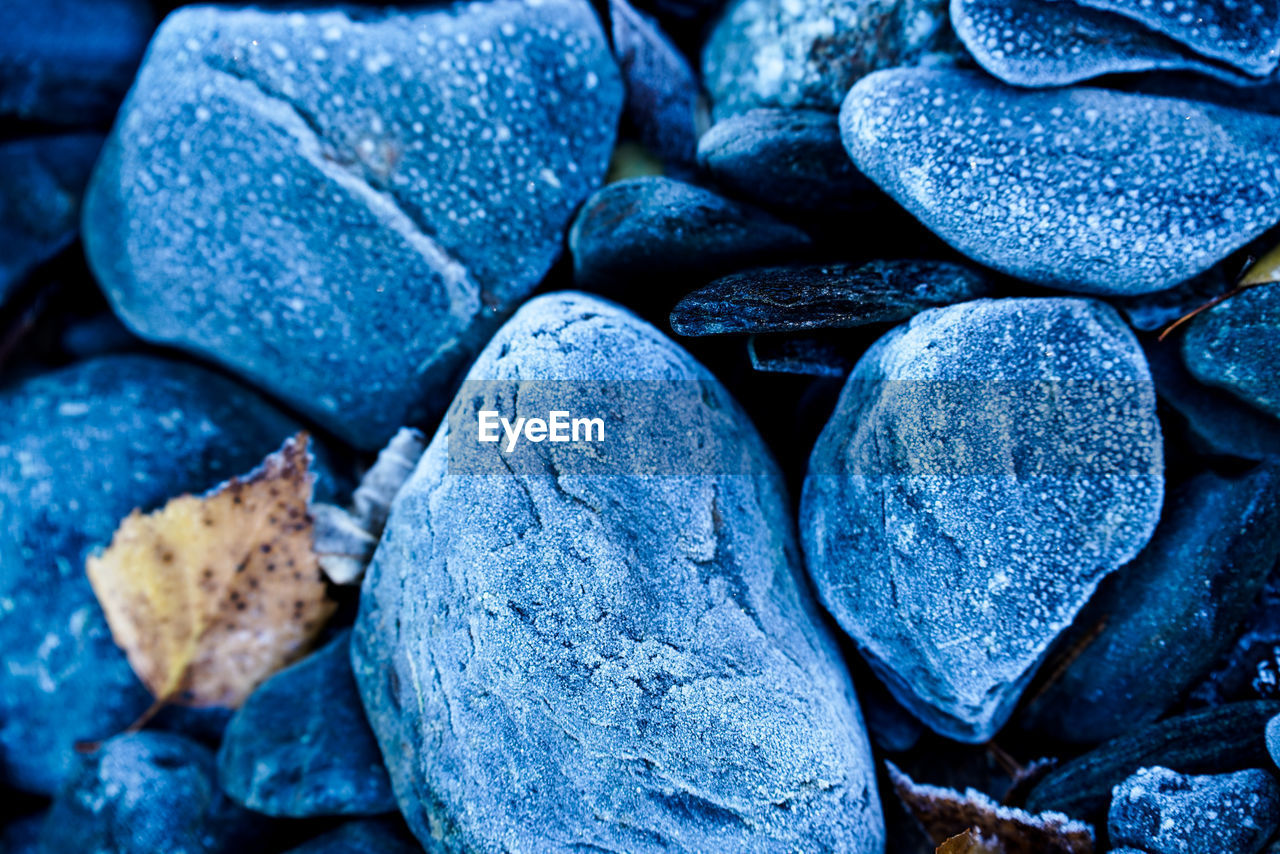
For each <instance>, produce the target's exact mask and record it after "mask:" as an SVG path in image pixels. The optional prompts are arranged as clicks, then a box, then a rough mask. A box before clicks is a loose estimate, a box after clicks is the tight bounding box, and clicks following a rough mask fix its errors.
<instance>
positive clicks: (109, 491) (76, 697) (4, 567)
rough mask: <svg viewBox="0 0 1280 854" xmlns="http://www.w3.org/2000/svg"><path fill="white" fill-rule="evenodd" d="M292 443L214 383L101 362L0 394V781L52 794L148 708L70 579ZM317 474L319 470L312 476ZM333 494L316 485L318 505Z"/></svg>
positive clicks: (81, 579)
mask: <svg viewBox="0 0 1280 854" xmlns="http://www.w3.org/2000/svg"><path fill="white" fill-rule="evenodd" d="M298 429H299V426H298V424H297V423H296V422H294V421H292V420H291V419H289V418H287V417H285V416H284V415H282V414H281V413H279V412H278V411H277V410H275V409H274V408H272V407H271V406H270V405H268V404H267V403H265V402H264V401H263V400H262V399H261V398H259V397H258V396H256V395H254V394H252V393H251V392H249V391H247V390H245V389H243V388H241V387H240V386H238V385H236V384H235V383H233V382H231V381H229V380H226V379H224V378H222V377H220V376H218V375H216V374H212V373H210V372H208V371H205V370H202V369H200V368H196V367H193V366H190V365H185V364H181V363H178V362H171V361H168V360H163V359H157V358H152V357H138V356H115V357H107V358H102V359H98V360H94V361H90V362H82V363H80V364H77V365H74V366H72V367H69V368H66V369H64V370H61V371H58V372H56V373H52V374H46V375H43V376H38V377H36V378H34V379H30V380H28V381H26V382H24V383H22V384H20V385H17V386H15V387H12V388H10V389H7V390H5V391H4V392H3V393H0V649H3V650H4V660H5V665H6V666H5V667H4V668H3V669H0V769H3V771H2V772H0V773H3V776H4V778H5V779H7V780H8V781H9V782H10V783H12V784H13V785H14V786H17V787H19V788H22V789H27V790H30V791H33V792H40V793H44V794H52V793H53V792H54V791H55V790H56V789H57V786H58V784H59V782H60V781H61V779H62V777H63V775H64V773H65V772H66V770H67V769H68V768H70V767H72V765H73V763H74V761H75V756H76V754H75V751H74V748H73V745H74V743H75V742H76V741H77V740H82V739H83V740H93V739H99V738H103V737H105V736H109V735H111V734H112V733H114V732H120V731H121V730H123V729H124V728H125V727H126V726H128V725H129V724H130V723H131V722H132V721H133V720H134V719H136V718H137V717H138V716H139V715H140V714H141V713H142V712H143V711H144V710H146V708H147V706H148V705H150V703H151V697H150V695H149V694H148V693H147V691H146V689H145V688H143V686H142V684H141V683H140V682H139V681H138V679H137V677H136V676H134V674H133V670H132V669H130V667H129V663H128V661H126V659H125V656H124V653H122V652H121V651H120V649H119V648H118V647H117V646H116V645H115V643H114V641H112V639H111V633H110V631H109V630H108V628H107V624H106V619H105V618H104V617H103V615H102V611H101V609H100V608H99V606H98V602H97V600H96V599H95V598H94V595H93V590H92V589H91V588H90V586H89V580H88V578H87V576H86V575H85V571H84V565H85V558H86V556H87V555H88V553H89V551H90V550H91V549H93V548H95V547H98V546H103V545H106V544H107V543H108V542H110V540H111V536H112V534H113V533H114V532H115V529H116V526H117V525H118V524H119V523H120V520H121V519H123V518H124V517H125V516H126V515H128V513H129V512H130V511H131V510H133V509H134V508H135V507H138V508H142V509H143V510H151V509H153V508H155V507H156V506H158V505H160V504H162V503H164V502H165V501H167V500H168V499H169V498H171V497H173V496H176V495H179V494H182V493H184V492H201V491H204V490H206V489H209V488H210V487H213V486H215V485H216V484H218V483H219V482H221V481H223V480H225V479H227V478H229V477H231V476H233V475H236V474H242V473H244V472H246V471H249V470H250V469H252V468H253V467H254V466H256V465H257V464H258V463H259V462H261V460H262V457H264V456H265V455H266V454H268V453H270V452H271V451H273V450H275V449H276V448H278V447H279V446H280V444H281V442H283V441H284V439H285V438H287V437H288V436H290V435H292V434H293V433H294V432H296V431H297V430H298ZM321 468H322V471H323V466H322V467H321ZM332 488H333V483H332V481H331V480H329V478H328V477H327V475H324V474H322V476H321V479H320V481H319V482H318V483H317V492H318V494H320V495H325V494H330V490H332Z"/></svg>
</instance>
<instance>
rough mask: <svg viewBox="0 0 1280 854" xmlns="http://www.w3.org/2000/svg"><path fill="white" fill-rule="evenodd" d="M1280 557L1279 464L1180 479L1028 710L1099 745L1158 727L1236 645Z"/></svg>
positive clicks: (1033, 719) (1065, 734) (1042, 722)
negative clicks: (1148, 535) (1075, 649)
mask: <svg viewBox="0 0 1280 854" xmlns="http://www.w3.org/2000/svg"><path fill="white" fill-rule="evenodd" d="M1277 560H1280V462H1274V463H1269V464H1263V465H1260V466H1257V467H1256V468H1254V469H1253V470H1252V471H1250V472H1249V473H1248V474H1246V475H1242V476H1240V477H1223V476H1220V475H1217V474H1214V473H1211V472H1210V473H1205V474H1202V475H1199V476H1198V477H1195V478H1193V479H1191V480H1190V481H1187V482H1186V483H1184V484H1182V485H1181V486H1179V488H1178V489H1177V490H1176V491H1174V492H1173V494H1172V495H1171V496H1170V498H1169V500H1168V501H1167V502H1166V504H1165V509H1164V514H1163V518H1162V519H1161V520H1160V525H1159V527H1158V528H1156V533H1155V536H1154V537H1152V539H1151V542H1150V543H1149V544H1148V545H1147V547H1146V548H1145V549H1143V551H1142V553H1141V554H1140V555H1138V557H1137V558H1135V559H1134V560H1133V562H1132V563H1130V564H1129V565H1127V566H1125V567H1124V568H1122V569H1121V570H1119V571H1118V572H1116V573H1115V574H1114V575H1112V576H1111V577H1110V578H1108V579H1107V580H1106V581H1104V582H1103V584H1102V586H1101V587H1100V588H1099V590H1098V593H1097V595H1095V596H1094V598H1093V599H1092V600H1091V601H1090V602H1089V605H1088V607H1086V608H1085V609H1084V610H1083V611H1082V612H1081V614H1080V616H1079V618H1078V619H1077V621H1076V631H1075V632H1073V633H1070V634H1068V635H1067V636H1066V637H1065V638H1064V641H1065V643H1066V645H1067V646H1073V645H1074V644H1075V643H1079V644H1080V645H1081V651H1080V652H1079V654H1078V655H1076V656H1075V657H1074V658H1073V659H1072V661H1071V664H1070V665H1069V666H1068V667H1067V668H1066V669H1065V670H1064V671H1063V672H1062V674H1061V675H1060V676H1059V677H1058V678H1057V680H1056V681H1055V682H1053V684H1052V685H1051V686H1049V688H1048V689H1047V690H1045V691H1044V692H1043V693H1042V694H1041V695H1040V696H1038V697H1037V698H1036V700H1035V701H1034V702H1033V703H1032V704H1031V706H1030V708H1029V709H1028V711H1027V715H1028V719H1029V722H1030V723H1031V724H1032V725H1033V726H1035V727H1036V728H1038V729H1040V730H1041V731H1044V732H1047V733H1048V734H1050V735H1052V736H1054V737H1056V738H1061V739H1066V740H1068V741H1074V742H1099V741H1105V740H1107V739H1111V738H1115V737H1116V736H1118V735H1122V734H1123V733H1125V732H1128V731H1129V730H1131V729H1134V728H1136V727H1139V726H1143V725H1145V724H1148V723H1151V722H1152V721H1154V720H1156V719H1157V718H1159V717H1160V716H1161V715H1162V714H1163V713H1164V712H1165V711H1167V710H1168V709H1169V708H1170V707H1172V706H1173V704H1174V703H1175V702H1177V700H1178V698H1179V697H1181V696H1182V695H1183V694H1184V693H1186V690H1187V688H1189V687H1190V686H1191V685H1192V684H1193V683H1194V681H1195V680H1196V679H1198V678H1199V677H1202V676H1203V675H1204V674H1205V672H1206V671H1208V669H1209V668H1210V667H1211V666H1212V665H1213V663H1214V662H1215V661H1216V660H1217V659H1218V657H1219V656H1221V655H1222V654H1223V653H1225V652H1227V651H1228V650H1229V649H1230V647H1231V645H1232V643H1233V641H1234V640H1235V638H1236V635H1237V633H1238V631H1239V628H1240V625H1241V621H1242V620H1243V619H1244V618H1245V617H1246V616H1247V615H1248V614H1249V611H1250V608H1251V607H1252V605H1253V603H1254V601H1255V600H1256V599H1257V598H1258V594H1259V592H1260V591H1261V590H1262V587H1263V585H1264V584H1265V583H1266V580H1267V576H1268V575H1269V574H1270V572H1271V569H1272V567H1273V566H1275V565H1276V562H1277ZM1099 627H1100V628H1099Z"/></svg>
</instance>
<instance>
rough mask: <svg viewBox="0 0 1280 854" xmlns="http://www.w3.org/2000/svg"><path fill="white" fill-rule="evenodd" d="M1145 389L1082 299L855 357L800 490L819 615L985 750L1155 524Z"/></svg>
mask: <svg viewBox="0 0 1280 854" xmlns="http://www.w3.org/2000/svg"><path fill="white" fill-rule="evenodd" d="M1163 482H1164V477H1163V457H1162V443H1161V435H1160V426H1159V423H1158V422H1157V420H1156V413H1155V393H1154V390H1153V388H1152V385H1151V379H1150V375H1149V374H1148V372H1147V366H1146V362H1145V360H1144V359H1143V356H1142V352H1141V350H1140V349H1139V348H1138V344H1137V342H1136V341H1135V340H1134V338H1133V335H1132V333H1131V332H1129V330H1128V329H1127V328H1126V327H1125V326H1124V324H1123V323H1122V322H1121V321H1120V319H1119V317H1118V316H1117V315H1116V314H1115V312H1114V311H1113V310H1112V309H1110V308H1109V307H1107V306H1105V305H1103V304H1101V303H1098V302H1094V301H1090V300H1079V299H1058V298H1053V299H1007V300H977V301H974V302H969V303H963V304H960V305H955V306H950V307H948V308H941V309H934V310H930V311H926V312H923V313H922V314H919V315H917V316H916V317H915V318H914V319H913V320H912V321H911V322H910V323H908V324H907V325H905V326H901V327H898V328H897V329H895V330H893V331H892V332H890V333H888V334H887V335H885V336H884V337H883V338H881V339H880V340H879V341H878V342H877V343H876V344H875V345H874V346H873V347H872V348H871V349H870V350H868V351H867V353H866V354H865V355H864V356H863V357H862V359H861V360H860V361H859V362H858V365H857V366H856V367H855V369H854V371H853V373H852V374H851V375H850V378H849V380H848V382H847V383H846V385H845V388H844V390H843V392H842V393H841V396H840V400H839V402H838V403H837V406H836V411H835V413H834V415H833V416H832V418H831V420H830V421H829V422H828V423H827V426H826V427H825V428H824V430H823V432H822V435H821V437H820V438H819V440H818V443H817V445H816V446H815V447H814V451H813V455H812V456H811V457H810V460H809V473H808V475H807V476H806V478H805V485H804V492H803V496H802V500H801V534H802V538H803V542H804V547H805V553H806V557H807V559H808V567H809V572H810V574H811V575H812V577H813V579H814V581H815V583H816V584H817V588H818V592H819V595H820V597H821V598H822V600H823V602H824V604H826V606H827V608H828V609H829V610H830V611H831V613H832V614H833V615H834V616H835V618H836V620H837V621H838V622H839V623H840V625H841V626H842V627H843V628H844V629H845V630H846V631H847V632H848V633H849V634H850V635H851V636H852V637H853V639H854V640H855V641H856V642H857V643H858V645H859V646H860V647H861V649H862V650H863V652H864V653H865V654H866V655H867V657H868V660H869V661H871V663H872V665H873V666H874V667H875V668H876V670H877V672H878V673H879V674H880V675H881V676H882V677H883V678H884V679H885V680H886V682H887V684H888V685H889V687H890V689H891V690H892V691H893V692H894V694H895V696H897V698H898V699H899V700H900V701H902V702H903V704H904V705H906V706H907V707H908V708H910V709H911V710H912V711H913V712H915V713H916V714H917V715H918V716H919V717H920V718H921V719H922V720H923V721H924V722H925V723H927V724H929V725H930V726H931V727H933V728H934V729H935V730H937V731H938V732H940V733H942V734H944V735H948V736H951V737H954V738H958V739H961V740H966V741H983V740H985V739H987V738H988V737H990V736H991V735H992V733H994V732H995V731H996V730H997V729H998V728H999V727H1000V725H1001V724H1002V723H1003V722H1004V721H1005V719H1006V718H1007V717H1008V715H1009V713H1010V712H1011V710H1012V708H1013V705H1014V703H1016V701H1017V699H1018V696H1019V694H1020V693H1021V691H1022V689H1023V688H1024V687H1025V685H1026V682H1027V680H1028V679H1029V678H1030V677H1031V674H1032V671H1033V669H1034V666H1035V664H1036V663H1037V662H1038V661H1039V660H1040V658H1041V657H1042V656H1043V654H1044V653H1045V651H1046V650H1047V648H1048V646H1049V644H1050V643H1051V642H1052V641H1053V639H1054V638H1055V637H1056V636H1057V635H1058V634H1059V632H1061V631H1062V630H1063V629H1065V628H1066V627H1067V626H1068V625H1070V623H1071V621H1072V619H1073V618H1074V617H1075V615H1076V613H1077V612H1078V611H1079V609H1080V608H1081V607H1082V606H1083V605H1084V603H1085V602H1086V601H1087V600H1088V598H1089V596H1090V595H1091V594H1092V593H1093V591H1094V588H1095V587H1096V585H1097V583H1098V581H1099V580H1100V579H1101V578H1102V577H1103V576H1104V575H1106V574H1107V573H1108V572H1110V571H1111V570H1113V569H1115V568H1117V567H1118V566H1120V565H1122V564H1124V563H1126V562H1127V561H1129V560H1130V559H1131V558H1133V557H1134V556H1135V555H1136V554H1137V553H1138V551H1139V550H1140V549H1141V548H1142V547H1143V545H1145V544H1146V542H1147V540H1148V539H1149V538H1150V537H1151V534H1152V532H1153V531H1154V529H1155V526H1156V522H1157V520H1158V518H1159V515H1160V507H1161V501H1162V495H1163Z"/></svg>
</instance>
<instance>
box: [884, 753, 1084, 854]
mask: <svg viewBox="0 0 1280 854" xmlns="http://www.w3.org/2000/svg"><path fill="white" fill-rule="evenodd" d="M885 764H886V765H887V766H888V769H889V779H890V781H892V783H893V788H894V791H895V792H897V795H898V798H899V799H900V800H901V801H902V803H903V804H905V805H906V807H907V809H908V810H910V811H911V813H912V815H914V816H915V817H916V820H917V821H919V822H920V826H921V827H922V828H924V831H925V833H926V834H928V836H929V838H930V840H932V842H933V844H934V845H937V846H939V849H938V850H939V852H946V854H1093V852H1094V836H1093V828H1092V827H1091V826H1090V825H1088V824H1085V823H1084V822H1081V821H1076V820H1074V819H1071V818H1068V817H1067V816H1065V815H1062V814H1061V813H1053V812H1047V813H1041V814H1040V815H1031V814H1030V813H1028V812H1025V811H1024V810H1020V809H1015V808H1013V807H1006V806H1001V805H1000V804H998V803H996V802H995V801H993V800H991V798H989V797H987V796H986V795H984V794H982V793H981V792H978V791H975V790H974V789H969V790H968V791H966V792H964V793H963V794H962V793H960V792H957V791H956V790H954V789H948V788H943V787H941V786H928V785H922V784H919V783H916V782H915V781H914V780H912V779H911V778H910V777H908V776H907V775H906V774H904V773H902V771H900V770H899V769H898V768H897V766H895V765H894V764H893V763H892V762H886V763H885ZM957 836H959V837H961V841H960V842H956V841H955V837H957ZM965 836H969V837H970V838H969V839H965V838H964V837H965ZM966 844H967V845H968V846H969V847H964V846H965V845H966ZM945 845H951V846H952V847H950V848H946V847H943V846H945ZM974 846H978V847H974Z"/></svg>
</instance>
